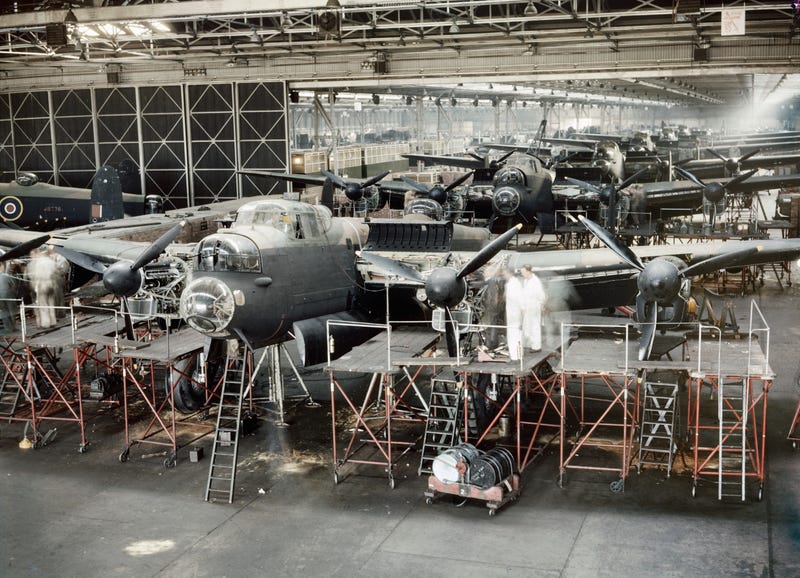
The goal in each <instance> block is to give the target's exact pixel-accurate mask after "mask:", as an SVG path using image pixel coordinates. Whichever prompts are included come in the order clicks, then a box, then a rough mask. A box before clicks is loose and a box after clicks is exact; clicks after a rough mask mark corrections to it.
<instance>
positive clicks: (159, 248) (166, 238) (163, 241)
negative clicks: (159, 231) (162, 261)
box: [131, 221, 186, 271]
mask: <svg viewBox="0 0 800 578" xmlns="http://www.w3.org/2000/svg"><path fill="white" fill-rule="evenodd" d="M185 224H186V223H185V222H183V221H182V222H180V223H178V224H177V225H175V226H174V227H172V228H171V229H170V230H169V231H167V232H166V233H164V234H163V235H161V236H160V237H159V238H158V239H156V240H155V241H154V242H153V244H152V245H150V246H149V247H148V248H147V249H145V250H144V251H143V252H142V254H141V255H139V258H138V259H136V261H135V262H134V263H133V265H131V271H136V270H138V269H141V268H142V267H144V266H145V265H147V264H148V263H149V262H150V261H152V260H153V259H155V258H156V257H158V256H159V255H160V254H161V253H163V252H164V249H166V248H167V245H169V244H170V243H172V241H174V240H175V237H177V236H178V233H180V232H181V229H182V228H183V226H184V225H185Z"/></svg>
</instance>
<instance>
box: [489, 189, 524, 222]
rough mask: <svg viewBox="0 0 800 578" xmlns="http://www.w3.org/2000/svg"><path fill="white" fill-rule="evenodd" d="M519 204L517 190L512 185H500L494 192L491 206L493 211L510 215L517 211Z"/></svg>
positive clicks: (505, 215)
mask: <svg viewBox="0 0 800 578" xmlns="http://www.w3.org/2000/svg"><path fill="white" fill-rule="evenodd" d="M519 204H520V194H519V191H517V190H516V189H514V188H512V187H500V188H499V189H497V190H496V191H495V192H494V196H493V197H492V206H493V207H494V211H495V213H497V214H498V215H502V216H504V217H510V216H512V215H514V214H515V213H516V212H517V209H519Z"/></svg>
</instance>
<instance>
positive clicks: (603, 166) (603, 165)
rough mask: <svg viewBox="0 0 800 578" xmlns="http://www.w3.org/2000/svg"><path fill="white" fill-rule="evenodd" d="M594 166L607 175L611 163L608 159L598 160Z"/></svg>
mask: <svg viewBox="0 0 800 578" xmlns="http://www.w3.org/2000/svg"><path fill="white" fill-rule="evenodd" d="M592 164H593V165H594V166H596V167H597V168H599V169H600V170H601V171H603V172H604V173H607V172H608V169H609V167H610V166H611V163H609V162H608V161H607V160H606V159H597V160H595V161H594V162H593V163H592Z"/></svg>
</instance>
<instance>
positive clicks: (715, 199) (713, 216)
mask: <svg viewBox="0 0 800 578" xmlns="http://www.w3.org/2000/svg"><path fill="white" fill-rule="evenodd" d="M674 168H675V172H676V173H678V174H679V175H681V176H682V177H683V178H685V179H687V180H690V181H692V182H693V183H694V184H696V185H697V186H698V187H700V188H701V189H702V190H703V198H704V199H705V200H706V201H707V202H708V203H709V204H710V205H711V213H710V215H709V222H710V223H711V228H712V229H713V228H714V224H715V223H716V220H717V207H718V205H720V203H721V202H722V201H723V200H724V199H725V194H726V192H727V190H728V189H729V188H730V187H731V186H734V185H738V184H739V183H741V182H744V181H746V180H747V179H749V178H750V177H752V176H753V175H754V174H756V173H757V172H758V169H753V170H752V171H748V172H746V173H742V174H741V175H738V176H736V177H734V178H732V179H731V180H730V181H728V182H727V183H725V184H724V185H723V184H722V183H718V182H712V183H704V182H703V181H701V180H700V179H699V178H697V177H696V176H695V175H693V174H692V173H690V172H689V171H687V170H686V169H684V168H681V167H678V166H676V167H674ZM723 209H724V207H723Z"/></svg>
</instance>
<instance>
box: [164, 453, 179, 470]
mask: <svg viewBox="0 0 800 578" xmlns="http://www.w3.org/2000/svg"><path fill="white" fill-rule="evenodd" d="M177 463H178V456H176V455H175V454H171V455H168V456H167V457H166V458H164V467H165V468H168V469H169V468H174V467H175V464H177Z"/></svg>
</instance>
